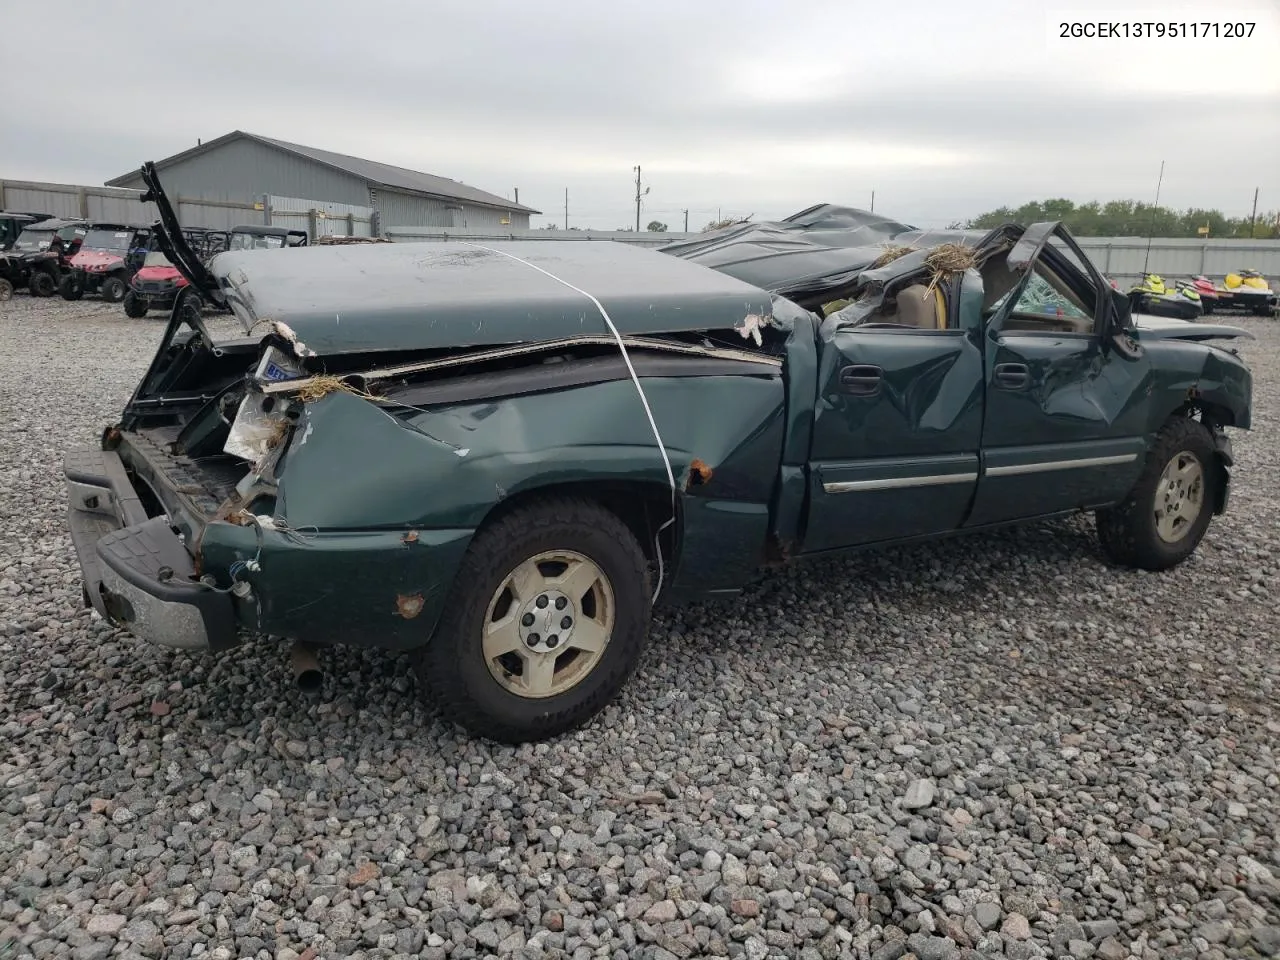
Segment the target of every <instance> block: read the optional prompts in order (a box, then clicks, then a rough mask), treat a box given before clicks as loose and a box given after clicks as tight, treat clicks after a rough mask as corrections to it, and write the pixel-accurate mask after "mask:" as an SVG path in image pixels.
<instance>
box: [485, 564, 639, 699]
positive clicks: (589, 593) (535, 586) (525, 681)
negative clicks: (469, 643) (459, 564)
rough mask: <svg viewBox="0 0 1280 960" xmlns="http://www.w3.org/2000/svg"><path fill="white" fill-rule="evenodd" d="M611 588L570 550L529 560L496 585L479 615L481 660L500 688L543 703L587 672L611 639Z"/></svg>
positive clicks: (600, 573)
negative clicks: (482, 656)
mask: <svg viewBox="0 0 1280 960" xmlns="http://www.w3.org/2000/svg"><path fill="white" fill-rule="evenodd" d="M615 613H616V610H615V604H614V596H613V586H612V585H611V584H610V583H609V578H608V577H606V576H605V575H604V571H602V570H601V569H600V567H599V566H598V565H597V564H596V563H595V562H594V561H592V560H590V559H588V558H587V557H584V556H583V555H582V554H580V553H575V552H573V551H572V550H551V551H548V552H546V553H540V554H538V555H537V556H534V557H530V558H529V559H528V560H525V561H524V562H523V563H521V564H519V565H518V566H517V567H516V568H515V569H514V570H512V571H511V572H510V573H509V574H507V576H506V577H505V578H504V579H503V581H502V583H501V584H499V586H498V589H497V590H496V591H495V592H494V594H493V598H492V599H491V600H490V601H489V606H488V608H487V609H486V612H485V618H484V627H483V638H482V645H483V648H484V661H485V664H486V665H487V666H488V668H489V673H490V674H491V675H492V676H493V679H494V680H496V681H497V682H498V683H499V685H501V686H502V688H503V689H505V690H507V691H508V692H510V693H513V694H515V695H516V696H518V697H525V698H528V699H535V700H537V699H543V698H545V697H554V696H558V695H559V694H562V693H565V692H566V691H568V690H571V689H572V688H573V687H576V686H577V685H578V684H579V683H581V682H582V681H583V680H585V679H586V678H587V676H588V675H590V673H591V671H592V670H594V669H595V667H596V664H597V663H599V662H600V658H601V657H602V656H603V655H604V650H605V647H607V646H608V644H609V638H610V637H611V636H612V635H613V625H614V619H615Z"/></svg>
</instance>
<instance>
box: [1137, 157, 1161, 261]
mask: <svg viewBox="0 0 1280 960" xmlns="http://www.w3.org/2000/svg"><path fill="white" fill-rule="evenodd" d="M1163 183H1164V161H1163V160H1161V161H1160V178H1159V179H1158V180H1156V202H1155V206H1153V207H1152V208H1151V225H1150V226H1149V227H1147V255H1146V256H1145V257H1143V258H1142V275H1143V276H1144V277H1145V276H1146V275H1147V264H1148V263H1150V262H1151V238H1152V237H1154V236H1155V233H1156V212H1157V211H1158V210H1159V209H1160V186H1161V184H1163Z"/></svg>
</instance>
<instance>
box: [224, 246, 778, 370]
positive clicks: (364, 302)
mask: <svg viewBox="0 0 1280 960" xmlns="http://www.w3.org/2000/svg"><path fill="white" fill-rule="evenodd" d="M210 270H211V272H212V273H213V275H214V276H215V277H216V278H217V280H218V282H219V284H220V285H221V286H222V287H223V289H224V290H225V292H226V295H227V300H228V301H229V303H230V305H231V308H232V311H233V312H234V313H235V314H236V315H237V317H238V318H239V319H240V321H241V322H242V323H243V324H244V325H245V327H246V329H252V328H253V327H254V326H256V324H257V323H258V322H260V321H261V320H263V319H264V318H270V319H272V320H277V321H280V322H282V323H284V324H287V325H288V326H289V328H290V329H291V330H292V331H293V332H294V334H295V335H296V336H297V338H298V339H299V340H300V341H302V342H303V343H305V344H306V346H307V348H308V349H310V350H314V351H316V352H317V353H318V354H320V355H325V354H338V353H350V352H365V351H375V350H434V349H445V348H458V347H482V346H493V345H500V344H501V345H505V344H515V343H528V342H537V341H546V340H557V339H561V338H571V337H581V336H588V335H591V336H604V337H606V338H607V337H609V336H610V331H609V328H608V327H607V326H606V325H605V322H604V319H603V318H602V317H601V316H600V313H599V311H598V310H597V309H596V307H595V304H594V303H593V302H592V301H591V300H590V299H589V298H588V297H587V296H584V295H583V293H581V292H579V291H586V292H587V293H589V294H590V295H591V296H593V297H595V298H596V299H597V300H598V302H599V303H600V304H602V305H603V306H604V307H605V309H606V310H608V311H609V315H610V319H611V320H612V321H613V323H614V324H615V326H616V328H617V330H618V331H619V332H620V333H621V334H623V335H624V336H636V335H646V334H661V333H672V332H681V331H705V330H728V329H733V328H735V327H741V326H742V325H743V324H744V323H746V322H747V317H748V316H749V315H751V314H755V315H756V316H757V318H759V317H767V316H770V315H771V314H772V305H771V302H770V297H769V295H768V294H766V293H765V292H764V291H762V290H760V289H758V288H757V287H753V286H751V285H750V284H747V283H743V282H742V281H741V280H735V279H734V278H732V277H729V276H726V275H725V274H723V273H718V272H716V271H715V270H709V269H707V268H706V267H702V266H699V265H698V264H695V263H689V262H687V261H685V260H681V259H679V258H678V257H670V256H667V255H666V254H663V253H658V252H657V251H654V250H644V249H642V248H639V247H632V246H628V245H626V244H622V243H609V242H603V243H601V242H590V243H584V242H572V241H561V242H554V243H553V242H551V241H547V240H515V241H502V242H495V243H492V244H485V245H479V244H472V243H465V242H457V241H454V242H448V243H439V242H436V243H389V244H386V245H382V244H353V245H351V246H331V247H329V246H315V247H305V248H302V249H300V250H291V251H288V252H279V251H248V252H244V253H223V254H219V255H218V256H217V257H215V258H214V259H213V261H212V263H211V265H210ZM567 284H572V285H573V286H572V287H571V286H568V285H567ZM746 343H747V341H746V340H744V341H743V344H744V345H746Z"/></svg>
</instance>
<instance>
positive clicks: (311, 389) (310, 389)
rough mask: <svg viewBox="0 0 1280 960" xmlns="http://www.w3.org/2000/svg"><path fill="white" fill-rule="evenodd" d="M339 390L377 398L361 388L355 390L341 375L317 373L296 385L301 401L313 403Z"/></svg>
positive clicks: (370, 398)
mask: <svg viewBox="0 0 1280 960" xmlns="http://www.w3.org/2000/svg"><path fill="white" fill-rule="evenodd" d="M339 390H341V391H342V392H344V393H350V394H354V395H355V396H357V397H363V398H364V399H365V400H377V399H378V398H377V397H375V396H374V395H373V394H371V393H366V392H365V391H363V390H357V389H356V388H355V387H353V386H351V384H349V383H347V382H346V381H345V380H343V379H342V378H341V377H335V376H332V375H330V374H319V375H317V376H314V377H309V378H308V379H307V380H306V381H304V382H303V383H302V384H301V385H299V387H298V392H297V397H298V399H299V400H301V401H302V402H303V403H315V402H316V401H317V400H321V399H323V398H324V397H327V396H328V395H329V394H331V393H335V392H337V391H339Z"/></svg>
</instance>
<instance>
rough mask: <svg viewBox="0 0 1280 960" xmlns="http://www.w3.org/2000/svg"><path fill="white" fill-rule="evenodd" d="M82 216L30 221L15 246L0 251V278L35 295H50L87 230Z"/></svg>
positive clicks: (55, 289)
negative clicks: (80, 218) (78, 218)
mask: <svg viewBox="0 0 1280 960" xmlns="http://www.w3.org/2000/svg"><path fill="white" fill-rule="evenodd" d="M87 232H88V231H87V229H86V227H85V224H84V222H83V221H81V220H60V219H57V218H53V217H51V218H49V219H48V220H39V221H37V222H35V223H31V224H28V225H27V228H26V229H25V230H23V231H22V233H21V234H19V235H18V239H17V241H16V242H15V243H14V245H13V247H12V248H11V249H9V250H6V251H5V252H4V253H0V278H2V279H4V280H5V281H6V282H7V283H8V284H10V287H11V289H10V291H9V292H12V289H14V288H21V287H26V288H27V289H28V290H29V291H30V293H31V295H32V296H33V297H50V296H53V294H54V293H55V292H56V291H57V289H58V279H59V278H60V277H61V276H62V272H63V271H64V270H65V269H66V267H67V263H68V261H69V260H70V258H71V257H72V256H74V255H75V252H76V251H77V250H79V249H80V243H81V241H82V240H83V239H84V236H85V234H86V233H87Z"/></svg>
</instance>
